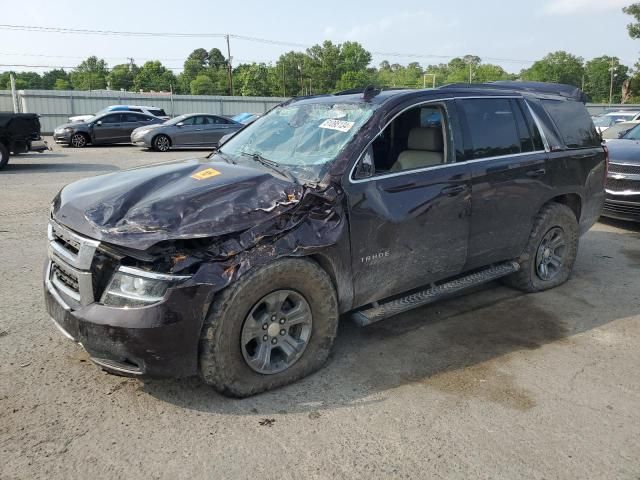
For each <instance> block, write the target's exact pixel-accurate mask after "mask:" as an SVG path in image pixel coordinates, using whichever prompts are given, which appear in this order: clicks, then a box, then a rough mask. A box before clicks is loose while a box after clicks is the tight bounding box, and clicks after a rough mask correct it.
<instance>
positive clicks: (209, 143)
mask: <svg viewBox="0 0 640 480" xmlns="http://www.w3.org/2000/svg"><path fill="white" fill-rule="evenodd" d="M243 126H244V125H243V124H242V123H238V122H234V121H233V120H230V119H228V118H224V117H221V116H218V115H211V114H208V113H189V114H186V115H180V116H179V117H176V118H174V119H172V120H169V121H167V122H165V123H163V124H162V125H145V126H143V127H140V128H137V129H136V130H134V131H133V132H132V133H131V143H133V144H135V145H140V146H144V147H147V148H153V149H154V150H157V151H158V152H167V151H169V150H170V149H171V148H185V147H187V148H193V147H197V148H211V147H215V146H217V145H218V143H219V142H220V139H221V138H222V137H223V136H225V135H226V134H228V133H231V132H235V131H237V130H239V129H241V128H242V127H243Z"/></svg>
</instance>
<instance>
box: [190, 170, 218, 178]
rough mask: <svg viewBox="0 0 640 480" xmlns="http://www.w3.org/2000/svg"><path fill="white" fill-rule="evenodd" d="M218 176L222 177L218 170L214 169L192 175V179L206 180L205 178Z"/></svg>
mask: <svg viewBox="0 0 640 480" xmlns="http://www.w3.org/2000/svg"><path fill="white" fill-rule="evenodd" d="M216 175H220V172H219V171H218V170H215V169H213V168H205V169H204V170H200V171H199V172H197V173H194V174H193V175H191V178H195V179H196V180H204V179H205V178H210V177H215V176H216Z"/></svg>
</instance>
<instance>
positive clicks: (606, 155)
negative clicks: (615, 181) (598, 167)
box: [602, 145, 609, 178]
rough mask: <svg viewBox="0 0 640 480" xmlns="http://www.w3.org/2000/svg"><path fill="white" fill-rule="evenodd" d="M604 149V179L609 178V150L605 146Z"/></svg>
mask: <svg viewBox="0 0 640 480" xmlns="http://www.w3.org/2000/svg"><path fill="white" fill-rule="evenodd" d="M602 148H604V178H607V177H608V176H609V148H607V146H606V145H603V146H602Z"/></svg>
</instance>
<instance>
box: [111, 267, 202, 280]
mask: <svg viewBox="0 0 640 480" xmlns="http://www.w3.org/2000/svg"><path fill="white" fill-rule="evenodd" d="M118 272H121V273H125V274H129V275H135V276H137V277H144V278H151V279H154V280H174V281H175V280H187V279H189V278H191V275H171V274H169V273H156V272H149V271H147V270H142V269H140V268H134V267H120V268H119V269H118Z"/></svg>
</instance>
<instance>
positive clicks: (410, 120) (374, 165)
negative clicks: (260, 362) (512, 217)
mask: <svg viewBox="0 0 640 480" xmlns="http://www.w3.org/2000/svg"><path fill="white" fill-rule="evenodd" d="M451 106H452V104H448V103H447V102H442V103H438V104H431V106H430V107H428V109H426V110H425V107H423V106H416V107H415V108H413V109H412V108H410V109H409V110H407V109H405V110H403V111H402V113H399V114H398V115H397V116H396V117H395V118H394V119H393V120H392V121H391V122H390V124H389V125H388V126H387V128H386V129H385V130H384V131H383V132H381V133H380V134H379V136H378V137H377V139H376V140H375V141H374V142H373V143H372V144H371V145H370V146H369V147H368V148H367V150H366V151H365V152H364V153H363V155H362V156H361V158H360V159H359V160H358V162H357V164H356V165H355V166H354V168H353V170H352V172H351V173H350V176H349V179H348V181H347V182H346V183H345V191H346V193H347V199H348V208H349V226H350V237H351V254H352V271H353V286H354V294H355V297H354V307H358V306H362V305H365V304H367V303H371V302H374V301H377V300H381V299H383V298H387V297H390V296H393V295H396V294H399V293H402V292H406V291H408V290H412V289H415V288H418V287H421V286H425V285H428V284H429V283H431V282H435V281H438V280H442V279H444V278H447V277H451V276H453V275H456V274H459V273H461V271H462V268H463V267H464V264H465V262H466V258H467V247H468V236H469V215H470V210H471V178H470V173H469V169H468V165H467V164H465V163H457V162H456V159H457V158H456V157H457V154H456V153H455V152H456V141H455V140H454V135H453V132H454V129H457V117H456V113H455V110H453V111H452V108H451ZM449 112H451V113H450V114H449ZM434 118H435V119H436V120H434ZM440 135H442V138H439V136H440ZM460 142H461V139H460ZM407 160H408V161H407Z"/></svg>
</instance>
